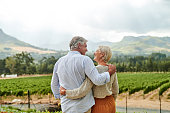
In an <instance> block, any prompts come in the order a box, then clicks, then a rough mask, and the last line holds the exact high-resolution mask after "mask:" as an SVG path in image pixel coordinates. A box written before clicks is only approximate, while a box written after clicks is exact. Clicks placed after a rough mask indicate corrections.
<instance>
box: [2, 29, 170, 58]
mask: <svg viewBox="0 0 170 113" xmlns="http://www.w3.org/2000/svg"><path fill="white" fill-rule="evenodd" d="M53 43H54V44H50V43H49V45H50V48H48V49H44V48H40V47H36V46H33V45H31V44H28V43H26V42H23V41H20V40H18V39H17V38H15V37H12V36H10V35H8V34H6V33H4V32H3V30H2V29H0V55H2V54H4V53H5V54H7V56H9V55H8V54H10V55H11V54H15V53H18V52H21V51H27V52H29V53H37V54H48V53H56V51H57V48H60V50H62V51H68V50H69V47H68V43H69V41H68V40H67V41H64V42H62V43H59V42H57V43H56V44H55V42H53ZM87 45H88V50H89V51H95V50H96V49H97V47H98V46H99V45H107V46H110V47H111V50H112V52H113V55H148V54H151V53H153V52H160V53H165V54H167V55H170V37H156V36H138V37H135V36H125V37H124V38H123V39H122V40H121V41H120V42H109V41H102V42H92V41H88V44H87ZM44 47H48V45H44Z"/></svg>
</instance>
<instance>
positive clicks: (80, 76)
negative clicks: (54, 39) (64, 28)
mask: <svg viewBox="0 0 170 113" xmlns="http://www.w3.org/2000/svg"><path fill="white" fill-rule="evenodd" d="M86 43H87V40H86V39H84V38H83V37H80V36H75V37H73V38H72V40H71V41H70V51H69V52H68V54H67V55H65V56H63V57H61V58H60V59H59V60H58V61H57V62H56V64H55V66H54V70H53V76H52V80H51V89H52V92H53V94H54V96H55V98H60V99H61V108H62V112H64V113H90V112H91V107H92V106H93V105H94V104H95V101H94V97H93V94H92V90H91V91H90V92H89V93H88V94H87V95H86V96H85V97H83V98H80V99H74V100H72V99H68V98H66V96H63V95H61V97H60V86H62V87H63V88H65V89H75V88H78V87H80V85H81V84H82V83H83V81H84V80H85V77H86V76H87V77H88V78H89V79H90V80H91V81H92V82H93V83H94V84H95V85H103V84H106V83H108V82H109V81H110V75H112V74H113V73H114V72H115V71H116V67H115V66H113V65H109V70H108V72H104V73H102V74H99V73H98V71H97V69H96V67H95V66H94V63H93V61H92V60H91V59H90V58H89V57H88V56H85V53H86V52H87V44H86Z"/></svg>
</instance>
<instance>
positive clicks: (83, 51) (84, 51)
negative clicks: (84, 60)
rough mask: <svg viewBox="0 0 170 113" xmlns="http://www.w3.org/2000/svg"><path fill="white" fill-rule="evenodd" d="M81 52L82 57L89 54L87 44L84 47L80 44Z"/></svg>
mask: <svg viewBox="0 0 170 113" xmlns="http://www.w3.org/2000/svg"><path fill="white" fill-rule="evenodd" d="M79 52H80V53H81V54H82V55H85V54H86V52H87V44H86V43H84V44H83V45H81V44H79Z"/></svg>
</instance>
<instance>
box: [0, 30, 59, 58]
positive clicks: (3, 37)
mask: <svg viewBox="0 0 170 113" xmlns="http://www.w3.org/2000/svg"><path fill="white" fill-rule="evenodd" d="M22 51H26V52H29V53H34V54H48V53H56V51H54V50H48V49H42V48H39V47H35V46H33V45H31V44H28V43H25V42H23V41H20V40H18V39H17V38H15V37H12V36H9V35H7V34H6V33H4V32H3V31H2V29H0V58H2V57H3V56H4V57H5V56H10V55H13V54H16V53H20V52H22Z"/></svg>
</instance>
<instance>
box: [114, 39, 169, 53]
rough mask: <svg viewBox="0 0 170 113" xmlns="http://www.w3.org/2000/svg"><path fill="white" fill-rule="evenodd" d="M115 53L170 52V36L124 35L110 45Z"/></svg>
mask: <svg viewBox="0 0 170 113" xmlns="http://www.w3.org/2000/svg"><path fill="white" fill-rule="evenodd" d="M111 48H112V51H113V52H114V53H116V54H128V55H147V54H151V53H154V52H161V53H166V54H170V37H154V36H139V37H134V36H125V37H124V38H123V39H122V40H121V41H120V42H116V43H113V44H112V45H111Z"/></svg>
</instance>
